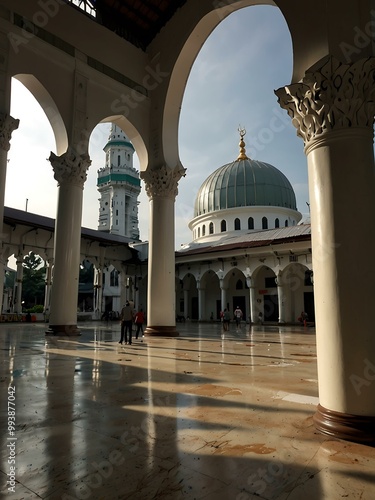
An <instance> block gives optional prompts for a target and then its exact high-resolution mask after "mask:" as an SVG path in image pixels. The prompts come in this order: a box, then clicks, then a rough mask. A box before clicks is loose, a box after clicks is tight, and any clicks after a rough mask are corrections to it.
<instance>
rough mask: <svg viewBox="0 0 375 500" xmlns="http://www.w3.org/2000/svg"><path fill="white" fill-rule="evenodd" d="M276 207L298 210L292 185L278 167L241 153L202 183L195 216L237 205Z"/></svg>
mask: <svg viewBox="0 0 375 500" xmlns="http://www.w3.org/2000/svg"><path fill="white" fill-rule="evenodd" d="M250 206H273V207H283V208H289V209H292V210H297V204H296V196H295V193H294V190H293V188H292V185H291V184H290V182H289V181H288V179H287V178H286V177H285V175H284V174H283V173H282V172H280V170H278V169H277V168H275V167H274V166H272V165H270V164H269V163H264V162H261V161H255V160H251V159H249V158H247V156H246V155H242V157H241V155H240V156H239V158H238V159H237V160H236V161H233V162H232V163H228V164H227V165H223V166H222V167H220V168H218V169H217V170H215V172H213V173H212V174H211V175H210V176H209V177H208V178H207V179H206V180H205V181H204V182H203V184H202V185H201V187H200V189H199V191H198V194H197V196H196V199H195V205H194V217H197V216H199V215H202V214H207V213H209V212H215V211H217V210H224V209H227V208H236V207H250Z"/></svg>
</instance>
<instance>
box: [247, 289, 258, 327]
mask: <svg viewBox="0 0 375 500" xmlns="http://www.w3.org/2000/svg"><path fill="white" fill-rule="evenodd" d="M249 292H250V311H251V312H250V314H251V323H256V322H257V320H258V318H257V305H256V298H255V286H253V285H251V286H249Z"/></svg>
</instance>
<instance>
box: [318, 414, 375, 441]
mask: <svg viewBox="0 0 375 500" xmlns="http://www.w3.org/2000/svg"><path fill="white" fill-rule="evenodd" d="M313 420H314V424H315V427H316V429H317V430H318V431H319V432H321V433H322V434H327V435H328V436H332V437H335V438H339V439H344V440H346V441H354V442H356V443H361V444H367V445H371V446H374V445H375V416H366V415H351V414H349V413H340V412H337V411H333V410H328V409H327V408H324V407H323V406H321V405H318V407H317V411H316V413H315V415H314V417H313Z"/></svg>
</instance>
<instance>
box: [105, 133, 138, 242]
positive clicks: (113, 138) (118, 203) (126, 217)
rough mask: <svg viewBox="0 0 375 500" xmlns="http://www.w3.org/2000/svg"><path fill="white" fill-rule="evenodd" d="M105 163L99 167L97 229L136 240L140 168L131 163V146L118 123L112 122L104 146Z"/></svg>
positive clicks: (132, 151) (132, 149) (132, 152)
mask: <svg viewBox="0 0 375 500" xmlns="http://www.w3.org/2000/svg"><path fill="white" fill-rule="evenodd" d="M103 149H104V152H105V154H106V159H105V167H104V168H101V169H99V170H98V184H97V185H98V191H99V193H100V200H99V202H100V206H99V226H98V230H99V231H105V232H107V233H111V234H118V235H120V236H126V237H127V238H129V240H130V241H139V227H138V201H137V198H138V196H139V193H140V192H141V181H140V178H139V172H138V171H137V170H136V169H135V168H134V167H133V154H134V147H133V145H132V143H131V142H130V140H129V139H128V137H126V135H125V134H124V132H123V131H122V130H121V128H120V127H118V126H117V125H114V124H112V126H111V132H110V134H109V138H108V142H107V144H106V145H105V146H104V148H103Z"/></svg>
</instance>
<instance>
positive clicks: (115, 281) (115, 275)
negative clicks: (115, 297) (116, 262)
mask: <svg viewBox="0 0 375 500" xmlns="http://www.w3.org/2000/svg"><path fill="white" fill-rule="evenodd" d="M109 279H110V286H118V271H116V269H113V271H111V274H110V278H109Z"/></svg>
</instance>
